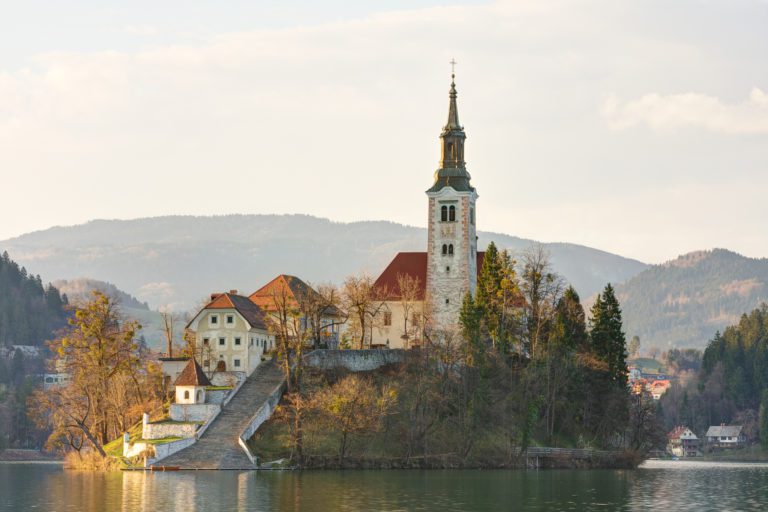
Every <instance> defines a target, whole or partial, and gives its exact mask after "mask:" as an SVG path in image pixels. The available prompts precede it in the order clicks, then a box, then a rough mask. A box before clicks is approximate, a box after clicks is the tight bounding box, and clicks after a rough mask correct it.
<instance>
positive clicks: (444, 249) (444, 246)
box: [443, 244, 448, 256]
mask: <svg viewBox="0 0 768 512" xmlns="http://www.w3.org/2000/svg"><path fill="white" fill-rule="evenodd" d="M446 254H448V246H447V245H446V244H443V256H445V255H446Z"/></svg>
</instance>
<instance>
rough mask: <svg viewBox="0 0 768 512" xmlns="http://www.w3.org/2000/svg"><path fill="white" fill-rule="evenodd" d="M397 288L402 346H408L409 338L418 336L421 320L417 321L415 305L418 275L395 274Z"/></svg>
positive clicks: (419, 286) (417, 293)
mask: <svg viewBox="0 0 768 512" xmlns="http://www.w3.org/2000/svg"><path fill="white" fill-rule="evenodd" d="M397 289H398V294H399V298H400V307H401V308H402V311H403V334H402V336H401V337H402V339H403V346H404V347H406V348H409V347H410V342H411V339H413V338H414V337H416V336H418V331H419V329H420V326H421V322H419V321H418V315H419V313H418V311H417V306H418V303H419V299H420V297H419V295H420V293H419V292H420V289H421V283H420V282H419V278H418V277H413V276H411V275H408V274H397Z"/></svg>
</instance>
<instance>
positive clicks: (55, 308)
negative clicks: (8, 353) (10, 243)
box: [0, 252, 67, 346]
mask: <svg viewBox="0 0 768 512" xmlns="http://www.w3.org/2000/svg"><path fill="white" fill-rule="evenodd" d="M65 305H66V301H65V300H64V299H63V298H62V297H61V296H60V295H59V291H58V290H57V289H56V288H55V287H53V286H51V285H50V284H49V285H48V286H47V287H44V286H43V281H42V279H41V278H40V276H39V275H34V276H29V275H28V274H27V271H26V269H24V268H21V267H19V265H18V264H16V263H15V262H14V261H12V260H11V258H10V256H8V253H7V252H4V253H3V255H2V257H0V345H5V346H10V345H38V346H39V345H42V344H43V342H44V341H45V340H47V339H50V338H51V337H53V333H54V332H55V331H56V330H58V329H60V328H61V327H63V326H64V325H65V324H66V319H67V314H66V312H65V309H64V307H65Z"/></svg>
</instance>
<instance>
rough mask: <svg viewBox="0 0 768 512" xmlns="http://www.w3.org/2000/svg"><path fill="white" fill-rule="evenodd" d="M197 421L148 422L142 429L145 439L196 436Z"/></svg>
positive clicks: (142, 435)
mask: <svg viewBox="0 0 768 512" xmlns="http://www.w3.org/2000/svg"><path fill="white" fill-rule="evenodd" d="M198 426H199V425H198V424H197V423H171V422H163V423H147V424H146V425H144V428H143V429H142V430H143V432H142V434H141V437H142V438H143V439H165V438H166V437H181V438H187V437H195V431H196V430H197V427H198Z"/></svg>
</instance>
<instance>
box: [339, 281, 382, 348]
mask: <svg viewBox="0 0 768 512" xmlns="http://www.w3.org/2000/svg"><path fill="white" fill-rule="evenodd" d="M386 296H387V290H381V289H376V287H375V286H374V281H373V279H372V278H371V277H370V276H368V275H366V274H362V275H359V276H350V277H348V278H347V279H345V280H344V285H343V287H342V292H341V297H342V304H343V306H344V309H345V310H346V312H347V316H348V317H349V319H350V320H351V322H350V330H351V331H352V332H353V333H354V335H355V337H356V338H357V340H358V348H359V349H360V350H362V349H363V348H365V344H366V340H368V342H369V343H370V340H371V338H372V336H373V328H374V327H375V326H376V323H377V322H378V321H380V320H379V318H378V317H379V312H380V311H381V310H382V309H383V308H384V306H385V301H384V300H383V298H385V297H386Z"/></svg>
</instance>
